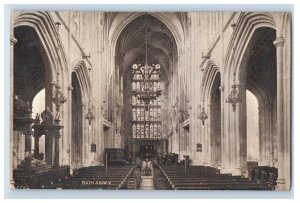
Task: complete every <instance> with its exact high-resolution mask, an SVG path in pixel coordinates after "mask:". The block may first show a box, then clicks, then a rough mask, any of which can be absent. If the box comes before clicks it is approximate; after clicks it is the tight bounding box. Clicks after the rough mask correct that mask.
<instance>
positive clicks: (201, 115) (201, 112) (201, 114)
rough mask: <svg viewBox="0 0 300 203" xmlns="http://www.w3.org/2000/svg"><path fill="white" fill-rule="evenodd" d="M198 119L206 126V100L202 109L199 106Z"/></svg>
mask: <svg viewBox="0 0 300 203" xmlns="http://www.w3.org/2000/svg"><path fill="white" fill-rule="evenodd" d="M198 119H200V120H201V121H202V124H203V125H204V124H205V120H206V119H208V116H207V114H206V113H205V109H204V100H203V105H202V108H201V105H199V114H198Z"/></svg>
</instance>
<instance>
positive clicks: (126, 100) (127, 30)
mask: <svg viewBox="0 0 300 203" xmlns="http://www.w3.org/2000/svg"><path fill="white" fill-rule="evenodd" d="M146 20H147V22H148V25H147V26H148V28H147V29H149V39H148V54H149V55H148V62H149V64H160V66H161V71H162V74H161V81H160V83H161V88H162V96H161V104H162V109H161V112H162V113H161V115H162V120H168V108H169V107H168V105H167V104H168V99H169V98H168V97H169V95H168V91H169V87H168V85H169V83H170V82H171V81H170V80H172V79H170V78H171V77H174V75H176V72H177V71H176V69H177V62H178V61H177V57H176V56H177V53H178V49H177V46H176V41H175V38H174V36H173V34H172V32H171V31H170V30H169V29H168V27H167V26H166V25H165V24H164V23H163V22H162V21H160V20H159V19H157V18H156V17H154V16H153V15H150V14H149V15H147V14H145V15H139V16H138V17H137V18H135V19H134V20H132V21H131V22H130V23H128V24H127V25H126V27H124V28H123V30H122V32H121V33H120V35H119V37H118V40H117V43H116V48H115V53H116V54H115V63H116V69H115V75H114V86H115V87H116V88H115V94H114V95H115V98H119V100H118V103H121V105H122V106H126V108H123V110H124V111H123V112H122V116H121V117H119V118H118V119H119V120H118V121H117V122H118V123H119V124H120V125H121V129H122V130H121V131H122V132H123V133H124V135H126V136H127V137H123V138H121V139H122V140H125V139H127V138H130V135H131V134H132V129H131V128H128V126H131V125H130V120H131V116H132V112H131V109H132V108H131V92H130V91H131V82H130V81H131V77H132V76H131V66H132V65H133V64H135V63H136V64H140V63H143V62H144V60H145V56H146V54H145V36H144V35H145V34H144V31H145V26H144V24H145V21H146ZM174 82H175V81H174ZM112 101H113V102H112V105H113V106H114V105H115V103H116V105H117V102H114V100H112ZM114 108H115V107H114ZM114 112H116V108H115V111H114ZM126 126H127V127H126ZM167 130H168V126H167V123H162V132H163V133H162V134H165V135H166V134H167V133H168V132H167ZM114 142H116V139H115V140H114ZM117 142H118V141H117ZM121 143H128V141H124V142H123V141H122V142H121Z"/></svg>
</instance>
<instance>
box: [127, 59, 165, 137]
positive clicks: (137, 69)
mask: <svg viewBox="0 0 300 203" xmlns="http://www.w3.org/2000/svg"><path fill="white" fill-rule="evenodd" d="M156 66H157V65H156ZM151 68H152V67H151ZM132 70H133V71H132V84H131V90H132V97H131V105H132V119H131V120H132V137H133V138H136V139H160V138H161V137H162V135H161V134H162V127H161V105H160V97H161V96H158V97H157V98H155V99H151V100H150V102H149V104H147V103H145V101H144V100H142V99H140V98H139V94H140V93H145V83H144V78H145V76H144V75H145V72H144V71H145V68H144V67H143V66H138V65H136V64H134V65H133V67H132ZM147 85H148V86H150V90H151V91H152V92H156V91H157V90H159V89H160V74H159V70H158V68H157V67H153V68H152V69H151V75H150V76H149V80H148V82H147ZM146 88H147V87H146Z"/></svg>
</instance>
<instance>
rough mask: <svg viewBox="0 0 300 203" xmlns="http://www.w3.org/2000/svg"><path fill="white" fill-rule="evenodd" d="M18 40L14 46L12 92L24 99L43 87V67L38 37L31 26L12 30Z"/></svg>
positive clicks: (27, 99) (31, 96)
mask: <svg viewBox="0 0 300 203" xmlns="http://www.w3.org/2000/svg"><path fill="white" fill-rule="evenodd" d="M14 36H15V38H16V39H17V40H18V41H17V43H16V45H15V48H14V94H16V95H19V96H20V97H21V98H22V99H24V100H26V101H30V102H31V101H32V100H33V97H34V96H35V95H36V94H37V93H38V92H39V91H40V90H42V89H43V88H44V87H45V69H44V64H43V60H42V56H41V54H40V53H41V50H40V48H39V43H40V42H39V37H38V35H37V33H36V32H35V30H34V29H33V28H31V27H27V26H21V27H17V28H15V30H14Z"/></svg>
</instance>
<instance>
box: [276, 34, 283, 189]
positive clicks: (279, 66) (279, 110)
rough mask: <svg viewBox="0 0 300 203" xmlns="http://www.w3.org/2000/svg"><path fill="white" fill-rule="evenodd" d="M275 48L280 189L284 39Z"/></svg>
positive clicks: (279, 179) (281, 182) (279, 177)
mask: <svg viewBox="0 0 300 203" xmlns="http://www.w3.org/2000/svg"><path fill="white" fill-rule="evenodd" d="M273 44H274V45H275V46H276V60H277V64H276V66H277V137H278V179H277V183H278V187H279V188H281V187H282V185H283V184H285V183H286V180H285V165H284V162H285V160H284V158H285V157H284V152H285V147H284V146H285V142H286V140H285V139H284V138H285V135H284V121H283V119H282V117H284V115H285V114H284V98H283V95H284V81H283V76H284V66H283V57H284V56H283V47H284V38H283V37H278V38H277V39H276V40H275V41H274V43H273Z"/></svg>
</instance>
